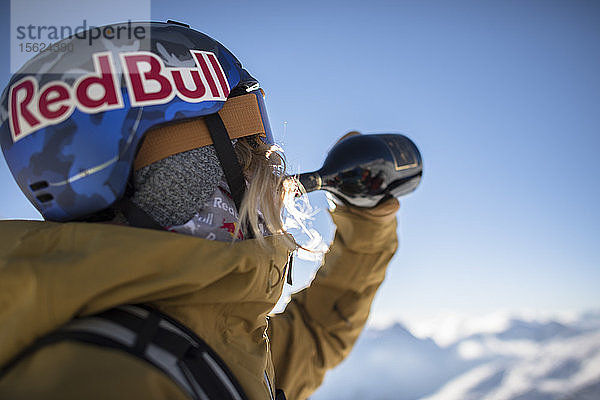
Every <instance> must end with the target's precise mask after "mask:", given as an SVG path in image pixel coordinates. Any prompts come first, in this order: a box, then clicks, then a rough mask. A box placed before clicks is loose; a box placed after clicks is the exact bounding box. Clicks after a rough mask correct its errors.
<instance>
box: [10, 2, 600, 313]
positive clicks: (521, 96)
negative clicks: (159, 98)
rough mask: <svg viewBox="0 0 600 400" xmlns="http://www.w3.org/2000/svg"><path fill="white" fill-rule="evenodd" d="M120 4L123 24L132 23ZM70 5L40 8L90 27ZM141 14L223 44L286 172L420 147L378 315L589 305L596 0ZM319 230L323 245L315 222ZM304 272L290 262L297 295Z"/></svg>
mask: <svg viewBox="0 0 600 400" xmlns="http://www.w3.org/2000/svg"><path fill="white" fill-rule="evenodd" d="M110 3H111V2H110V1H108V2H106V3H103V4H110ZM121 3H122V2H120V3H119V4H120V6H119V7H118V8H112V10H115V9H116V10H117V11H118V12H119V14H118V15H119V18H121V19H123V20H126V19H128V18H130V17H129V16H130V15H131V18H132V19H135V18H139V16H138V15H139V14H140V13H143V10H140V8H139V7H138V8H137V9H131V10H128V9H127V7H128V5H124V4H121ZM2 4H3V6H2V7H3V8H2V13H0V14H1V16H0V18H2V19H3V21H2V22H3V23H2V24H0V25H1V27H0V29H1V31H0V33H1V36H2V37H3V38H4V39H3V41H2V43H1V46H2V47H1V51H2V54H5V55H8V54H9V53H10V49H9V47H10V43H9V41H8V40H7V38H8V37H9V33H10V32H9V29H10V27H9V21H8V19H9V14H8V13H7V12H6V11H5V10H8V8H7V7H8V6H7V2H6V1H2ZM61 4H63V3H61ZM80 4H83V5H81V6H79V7H78V8H77V9H72V8H67V9H64V10H63V9H61V6H60V5H59V4H58V3H53V5H52V10H44V12H47V13H48V15H54V14H53V13H55V14H56V15H61V16H62V17H61V18H67V19H68V18H72V21H73V22H72V23H77V22H79V21H80V20H81V18H82V15H84V16H86V15H90V18H91V16H95V18H101V16H102V14H99V12H98V11H97V10H96V9H95V8H92V7H93V6H94V4H95V7H97V5H98V4H99V2H90V3H89V5H86V4H88V3H86V2H80ZM106 9H107V10H109V11H107V12H108V13H109V14H110V11H111V7H107V8H106ZM150 12H151V17H152V18H153V19H155V20H166V19H175V20H179V21H183V22H186V23H188V24H190V25H191V26H192V27H193V28H195V29H197V30H200V31H202V32H204V33H207V34H209V35H210V36H212V37H214V38H216V39H218V40H219V41H221V42H222V43H223V44H224V45H225V46H227V47H228V48H229V49H230V50H231V51H232V52H233V53H234V54H235V55H236V56H237V57H238V58H239V59H240V60H241V61H242V63H243V64H244V65H245V67H246V68H247V69H248V70H249V71H250V72H251V73H252V74H253V75H254V76H256V77H257V78H258V79H259V80H260V81H261V84H262V86H263V88H264V89H265V91H266V92H267V107H268V109H269V116H270V119H271V124H272V126H273V130H274V133H275V138H276V139H277V140H279V141H280V142H281V143H282V144H283V147H284V149H285V151H286V154H287V157H288V160H289V163H290V167H291V169H292V171H299V172H302V171H307V170H313V169H317V168H318V167H319V166H320V164H321V162H322V160H323V158H324V155H325V153H326V151H327V149H328V148H329V147H330V146H331V145H332V144H333V143H335V141H336V140H337V138H338V137H339V136H341V135H342V134H344V133H345V132H347V131H349V130H354V129H355V130H360V131H362V132H364V133H382V132H399V133H404V134H406V135H407V136H409V137H410V138H412V139H413V140H414V141H415V142H416V143H417V145H418V146H419V147H420V149H421V152H422V155H423V158H424V177H423V180H422V183H421V186H420V187H419V188H418V190H417V191H416V192H414V193H413V194H411V195H408V196H406V197H405V198H403V199H401V203H402V208H401V211H400V212H399V219H400V227H399V234H400V238H401V248H400V250H399V252H398V253H397V255H396V256H395V258H394V260H393V262H392V265H391V267H390V269H389V272H388V276H387V279H386V282H385V283H384V284H383V286H382V288H381V290H380V293H379V294H378V296H377V298H376V301H375V304H374V306H373V315H374V316H375V317H376V318H384V317H385V318H401V319H410V318H418V317H421V316H428V315H434V314H437V313H440V312H450V311H460V312H470V313H485V312H491V311H493V310H497V309H511V310H517V309H523V308H527V309H532V310H539V311H553V310H582V309H590V308H598V307H600V294H598V287H599V284H600V230H599V228H598V227H599V225H600V213H599V212H598V209H597V204H599V203H600V201H599V195H600V190H599V182H600V158H599V157H598V149H599V148H600V112H599V111H600V74H599V73H598V71H600V3H598V2H594V1H578V0H575V1H573V0H561V1H556V0H549V1H541V0H521V1H515V0H503V1H465V0H458V1H452V2H448V1H441V0H440V1H429V0H425V1H394V2H392V1H378V0H371V1H364V2H357V1H329V2H323V1H320V2H317V1H301V2H300V1H297V2H284V1H262V2H261V1H259V2H249V1H240V0H231V1H221V2H208V1H177V0H173V1H170V2H158V1H155V2H152V5H151V9H150ZM36 15H37V16H38V17H39V16H40V15H42V9H41V8H40V11H39V13H38V14H36ZM65 16H66V17H65ZM48 18H49V17H48ZM106 18H107V19H111V18H112V20H107V21H106V22H107V23H110V22H116V21H115V20H114V17H112V16H110V15H107V17H106ZM0 62H1V64H0V80H1V81H2V82H3V85H4V84H5V83H6V82H7V80H8V77H9V64H8V62H9V59H8V57H7V56H5V57H2V58H1V61H0ZM284 121H287V130H286V132H285V134H284V131H283V122H284ZM0 180H1V181H2V183H3V184H4V190H3V195H2V198H1V200H0V217H3V218H8V217H11V218H32V217H34V218H35V217H36V216H37V213H36V212H35V211H34V210H33V208H32V207H31V206H29V205H28V203H27V201H26V200H25V198H24V197H23V196H22V195H21V194H20V192H19V190H18V188H17V186H16V185H15V184H14V183H13V181H12V177H11V176H10V173H9V172H8V170H7V168H6V165H5V164H4V161H2V162H0ZM310 198H311V201H312V202H313V204H314V206H315V207H320V208H322V209H323V208H325V202H324V198H323V195H322V194H318V193H316V194H311V195H310ZM315 226H316V227H317V228H318V229H319V230H320V231H321V232H322V233H323V235H324V236H325V237H328V238H329V237H331V234H332V229H333V227H332V225H331V223H330V221H329V219H328V216H327V215H326V213H324V212H322V213H320V214H319V215H318V216H317V219H316V221H315ZM314 268H315V266H314V265H313V264H310V263H307V262H299V263H297V265H296V271H295V273H296V275H297V276H296V280H297V282H299V283H298V284H300V283H301V282H305V281H306V280H307V279H309V277H310V275H311V274H312V272H313V270H314Z"/></svg>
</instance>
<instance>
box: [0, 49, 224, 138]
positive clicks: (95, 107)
mask: <svg viewBox="0 0 600 400" xmlns="http://www.w3.org/2000/svg"><path fill="white" fill-rule="evenodd" d="M190 52H191V54H192V58H193V60H194V63H195V67H191V68H190V67H186V68H183V67H176V68H175V67H166V66H165V65H164V63H163V60H162V59H161V58H160V57H158V56H157V55H155V54H153V53H150V52H146V51H136V52H127V53H120V54H119V58H120V62H121V67H122V69H121V70H122V71H123V72H122V74H123V78H124V79H125V84H126V86H127V93H128V95H129V101H130V103H131V106H132V107H140V106H149V105H157V104H165V103H168V102H169V101H171V100H173V98H175V97H179V98H180V99H181V100H183V101H186V102H190V103H200V102H203V101H225V100H227V96H229V90H230V88H229V83H228V82H227V78H226V76H225V72H224V71H223V68H222V67H221V64H220V63H219V60H218V59H217V57H216V56H215V55H214V53H212V52H208V51H200V50H191V51H190ZM93 63H94V71H93V72H91V73H89V74H86V75H83V76H81V77H80V78H79V79H77V80H76V81H75V82H74V84H73V86H69V85H68V84H66V83H64V82H63V81H52V82H49V83H46V84H45V85H44V86H42V87H41V88H39V87H38V82H37V80H36V79H35V78H34V77H31V76H28V77H25V78H23V79H21V80H19V81H18V82H16V83H14V84H13V85H12V86H11V87H10V89H9V94H8V95H9V97H8V102H9V104H8V113H9V125H10V132H11V135H12V139H13V142H16V141H18V140H20V139H22V138H24V137H26V136H27V135H29V134H32V133H34V132H35V131H37V130H39V129H41V128H44V127H46V126H49V125H55V124H58V123H60V122H62V121H64V120H66V119H67V118H69V116H70V115H71V114H72V113H73V111H74V110H75V108H77V109H79V110H80V111H82V112H85V113H88V114H95V113H98V112H103V111H109V110H113V109H118V108H123V107H124V103H123V98H122V97H123V96H122V94H121V90H120V88H121V85H120V79H119V74H118V72H117V70H116V68H115V64H114V60H113V57H112V54H111V53H110V52H101V53H95V54H94V55H93Z"/></svg>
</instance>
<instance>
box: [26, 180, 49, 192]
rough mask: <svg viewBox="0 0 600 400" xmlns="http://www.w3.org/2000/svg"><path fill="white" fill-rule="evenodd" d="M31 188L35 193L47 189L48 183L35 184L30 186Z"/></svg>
mask: <svg viewBox="0 0 600 400" xmlns="http://www.w3.org/2000/svg"><path fill="white" fill-rule="evenodd" d="M29 187H30V188H31V190H32V191H34V192H35V191H37V190H40V189H46V188H47V187H48V182H46V181H39V182H35V183H32V184H31V185H29Z"/></svg>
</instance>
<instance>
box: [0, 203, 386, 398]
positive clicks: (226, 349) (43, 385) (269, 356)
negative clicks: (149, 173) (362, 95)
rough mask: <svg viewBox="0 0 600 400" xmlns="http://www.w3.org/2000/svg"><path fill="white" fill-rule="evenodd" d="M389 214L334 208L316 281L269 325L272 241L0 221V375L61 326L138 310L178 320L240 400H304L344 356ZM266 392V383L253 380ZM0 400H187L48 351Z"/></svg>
mask: <svg viewBox="0 0 600 400" xmlns="http://www.w3.org/2000/svg"><path fill="white" fill-rule="evenodd" d="M396 210H397V202H395V200H394V201H393V202H388V203H384V205H382V206H380V207H378V208H376V209H374V210H370V211H358V210H356V209H353V208H346V207H340V208H338V210H337V211H336V212H334V213H333V214H332V217H333V220H334V222H335V224H336V225H337V232H336V236H335V239H334V242H333V244H332V246H331V247H330V251H329V253H328V254H327V255H326V257H325V260H324V264H323V266H321V268H320V270H319V272H318V274H317V276H316V278H315V279H314V281H313V282H312V284H311V285H310V287H308V288H307V289H304V290H303V291H301V292H299V293H296V294H295V295H293V297H292V299H291V301H290V302H289V304H288V305H287V307H286V309H285V311H284V312H283V313H281V314H276V315H272V316H270V317H268V313H269V312H270V311H271V310H272V308H273V307H274V305H275V303H276V302H277V300H278V298H279V297H280V295H281V293H282V289H283V285H284V282H285V275H286V273H287V271H286V264H287V260H288V256H289V254H290V252H291V251H292V250H293V247H292V246H291V245H290V244H289V243H290V241H289V240H286V239H289V238H286V237H285V235H279V236H272V237H267V238H266V242H267V245H266V246H264V247H263V246H260V245H259V244H258V243H257V241H256V240H244V241H240V242H235V243H224V242H215V241H209V240H204V239H199V238H196V237H192V236H185V235H180V234H175V233H170V232H160V231H154V230H146V229H138V228H132V227H126V226H116V225H108V224H92V223H51V222H33V221H2V222H0V243H1V244H0V365H2V364H5V363H6V362H7V361H9V360H10V359H12V358H13V357H14V356H15V355H17V354H18V353H19V352H20V351H22V350H23V349H24V348H26V347H27V346H29V345H30V344H31V343H33V342H34V341H35V340H36V339H37V338H39V337H41V336H43V335H45V334H47V333H49V332H51V331H53V330H55V329H57V328H58V327H60V326H61V325H63V324H65V323H67V322H68V321H70V320H71V319H73V318H74V317H78V316H89V315H93V314H96V313H98V312H101V311H104V310H107V309H110V308H113V307H115V306H118V305H123V304H134V303H145V304H149V305H151V306H153V307H155V308H157V309H159V310H161V311H162V312H164V313H166V314H168V315H170V316H172V317H173V318H176V319H178V320H179V321H181V322H182V323H184V324H185V325H187V326H188V327H189V328H190V329H192V330H193V331H195V332H196V333H197V334H198V336H200V337H201V338H203V339H204V340H205V341H206V342H207V343H208V345H209V346H211V347H212V348H213V349H214V350H215V351H216V352H217V353H218V354H219V355H220V356H221V358H222V359H223V360H224V361H225V363H226V364H227V365H228V366H229V368H230V369H231V371H232V372H233V374H234V375H235V376H236V377H237V379H238V381H239V382H240V384H241V385H242V387H243V388H244V391H245V392H246V394H247V395H248V397H249V398H250V399H252V400H255V399H256V400H259V399H260V400H264V399H269V397H270V396H269V390H270V389H269V386H271V387H272V388H275V387H277V388H280V389H283V390H284V391H285V393H286V395H287V398H288V399H290V400H292V399H305V398H306V397H308V396H309V395H310V394H311V393H312V392H313V391H314V390H315V389H316V388H317V387H318V386H319V385H320V383H321V382H322V380H323V377H324V374H325V372H326V370H327V369H330V368H332V367H334V366H335V365H337V364H338V363H339V362H340V361H341V360H342V359H343V358H344V357H346V356H347V355H348V353H349V352H350V349H351V348H352V345H353V344H354V342H355V341H356V339H357V337H358V335H359V334H360V332H361V330H362V328H363V326H364V324H365V322H366V320H367V316H368V314H369V309H370V306H371V302H372V300H373V297H374V295H375V292H376V290H377V288H378V286H379V285H380V283H381V282H382V281H383V279H384V275H385V269H386V266H387V264H388V262H389V261H390V259H391V257H392V256H393V254H394V252H395V250H396V246H397V240H396V219H395V216H394V214H395V211H396ZM267 379H268V380H269V382H266V380H267ZM0 398H1V399H45V400H47V399H78V400H79V399H109V398H110V399H150V400H151V399H186V398H187V397H186V394H185V393H184V392H183V391H182V390H181V389H180V388H179V387H178V386H177V385H176V384H175V383H174V382H172V381H171V380H170V379H169V378H168V377H167V376H166V375H164V374H163V373H162V372H161V371H159V370H157V369H155V368H154V367H153V366H151V365H150V364H148V363H146V362H145V361H143V360H139V359H137V358H135V357H132V356H131V355H129V354H126V353H124V352H121V351H119V350H114V349H109V348H101V347H97V346H93V345H89V344H84V343H77V342H60V343H57V344H52V345H48V346H46V347H43V348H42V349H40V350H38V351H37V352H35V353H34V354H32V355H30V356H28V357H27V358H25V359H24V360H23V361H21V362H20V363H19V364H17V365H16V366H15V367H14V368H13V369H12V370H10V372H9V373H8V374H7V375H5V376H4V378H3V379H2V380H0Z"/></svg>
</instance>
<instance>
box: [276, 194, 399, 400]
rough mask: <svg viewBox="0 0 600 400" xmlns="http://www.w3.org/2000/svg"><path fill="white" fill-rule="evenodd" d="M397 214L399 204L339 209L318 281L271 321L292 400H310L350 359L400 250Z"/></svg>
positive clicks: (281, 376) (280, 372) (280, 382)
mask: <svg viewBox="0 0 600 400" xmlns="http://www.w3.org/2000/svg"><path fill="white" fill-rule="evenodd" d="M397 209H398V202H397V201H396V200H395V199H393V200H390V201H388V202H386V203H384V204H383V205H381V206H379V207H377V208H375V209H373V210H367V211H359V210H358V209H354V208H349V207H338V209H337V210H336V211H335V212H334V213H332V217H333V221H334V222H335V224H336V226H337V231H336V235H335V238H334V241H333V243H332V245H331V247H330V251H329V253H328V254H327V255H326V257H325V259H324V263H323V265H322V266H321V268H320V270H319V272H318V273H317V276H316V277H315V279H314V280H313V282H312V284H311V285H310V287H308V288H306V289H304V290H302V291H300V292H298V293H296V294H294V295H293V296H292V299H291V301H290V303H289V304H288V305H287V307H286V309H285V311H284V312H283V313H281V314H277V315H275V316H273V317H271V320H270V324H269V332H268V336H269V338H270V343H271V351H272V356H273V363H274V368H275V379H276V386H277V387H278V388H281V389H283V390H284V391H285V393H286V395H287V397H288V398H290V399H304V398H306V397H308V396H309V395H310V394H311V393H312V392H313V391H314V390H315V389H316V388H317V387H318V386H319V385H320V384H321V382H322V381H323V377H324V375H325V372H326V371H327V370H328V369H330V368H333V367H334V366H336V365H337V364H339V363H340V362H341V361H342V360H343V359H344V358H345V357H346V356H347V355H348V354H349V353H350V350H351V349H352V346H353V344H354V342H355V341H356V339H357V338H358V336H359V334H360V332H361V330H362V329H363V327H364V325H365V323H366V321H367V317H368V315H369V309H370V307H371V303H372V301H373V298H374V296H375V293H376V291H377V288H378V287H379V285H380V284H381V282H382V281H383V279H384V277H385V270H386V267H387V265H388V263H389V261H390V259H391V258H392V256H393V255H394V253H395V251H396V248H397V237H396V218H395V212H396V210H397Z"/></svg>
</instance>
